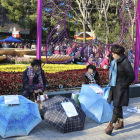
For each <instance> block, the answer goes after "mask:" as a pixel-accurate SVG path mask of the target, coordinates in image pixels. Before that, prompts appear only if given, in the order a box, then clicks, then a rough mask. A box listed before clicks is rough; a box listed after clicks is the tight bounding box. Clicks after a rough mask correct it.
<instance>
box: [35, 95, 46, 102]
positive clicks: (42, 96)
mask: <svg viewBox="0 0 140 140" xmlns="http://www.w3.org/2000/svg"><path fill="white" fill-rule="evenodd" d="M46 99H48V96H47V95H46ZM40 100H41V101H43V100H45V97H44V95H40ZM37 101H39V97H38V96H37Z"/></svg>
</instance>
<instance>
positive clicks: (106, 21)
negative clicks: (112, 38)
mask: <svg viewBox="0 0 140 140" xmlns="http://www.w3.org/2000/svg"><path fill="white" fill-rule="evenodd" d="M107 11H108V10H107V9H105V5H104V14H105V24H106V44H108V35H109V26H108V18H107Z"/></svg>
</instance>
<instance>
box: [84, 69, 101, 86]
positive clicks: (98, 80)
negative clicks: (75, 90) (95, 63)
mask: <svg viewBox="0 0 140 140" xmlns="http://www.w3.org/2000/svg"><path fill="white" fill-rule="evenodd" d="M94 79H95V81H96V84H98V85H100V86H101V85H102V82H101V80H100V76H99V74H98V72H97V71H96V74H95V77H94ZM89 82H90V79H88V77H87V76H86V75H83V76H82V84H89Z"/></svg>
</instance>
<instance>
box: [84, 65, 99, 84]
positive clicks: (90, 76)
mask: <svg viewBox="0 0 140 140" xmlns="http://www.w3.org/2000/svg"><path fill="white" fill-rule="evenodd" d="M82 84H98V85H99V86H101V85H102V82H101V80H100V76H99V74H98V72H97V71H96V67H95V66H94V65H91V64H90V65H88V66H87V72H86V74H85V75H83V77H82Z"/></svg>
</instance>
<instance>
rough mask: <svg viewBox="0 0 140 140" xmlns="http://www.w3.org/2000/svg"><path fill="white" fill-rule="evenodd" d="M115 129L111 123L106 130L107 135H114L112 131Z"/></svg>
mask: <svg viewBox="0 0 140 140" xmlns="http://www.w3.org/2000/svg"><path fill="white" fill-rule="evenodd" d="M113 128H114V126H113V123H112V122H109V125H108V126H107V128H106V129H105V133H106V134H107V135H111V134H112V131H113Z"/></svg>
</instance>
